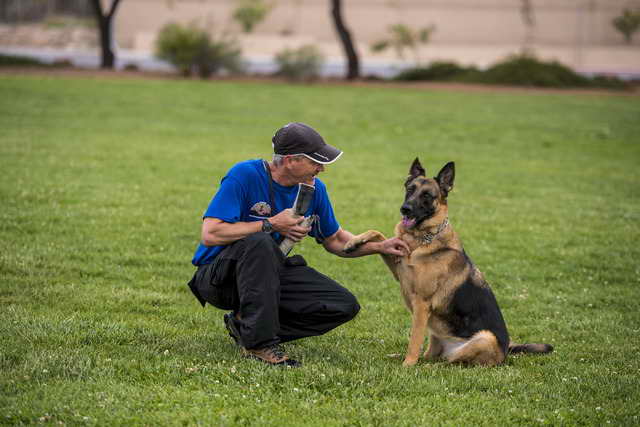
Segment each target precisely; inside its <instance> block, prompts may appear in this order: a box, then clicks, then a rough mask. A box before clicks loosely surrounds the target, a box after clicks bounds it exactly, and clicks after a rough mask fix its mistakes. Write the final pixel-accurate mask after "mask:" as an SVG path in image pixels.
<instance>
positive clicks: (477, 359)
mask: <svg viewBox="0 0 640 427" xmlns="http://www.w3.org/2000/svg"><path fill="white" fill-rule="evenodd" d="M505 356H506V355H505V354H504V352H503V351H502V349H501V348H500V346H499V345H498V340H497V339H496V336H495V335H494V334H493V333H492V332H490V331H486V330H484V331H479V332H477V333H476V334H474V335H473V336H472V337H471V338H470V339H469V341H467V342H466V343H465V344H464V345H462V346H461V347H459V348H457V349H456V350H455V351H453V352H452V353H450V354H446V355H445V357H446V358H447V360H448V361H449V362H451V363H468V364H471V365H483V366H495V365H499V364H501V363H502V362H504V359H505Z"/></svg>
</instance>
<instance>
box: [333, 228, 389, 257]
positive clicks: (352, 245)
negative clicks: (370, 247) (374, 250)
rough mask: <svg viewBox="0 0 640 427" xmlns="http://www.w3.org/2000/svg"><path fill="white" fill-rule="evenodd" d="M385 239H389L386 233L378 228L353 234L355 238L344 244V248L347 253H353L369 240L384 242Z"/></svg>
mask: <svg viewBox="0 0 640 427" xmlns="http://www.w3.org/2000/svg"><path fill="white" fill-rule="evenodd" d="M383 240H387V238H386V237H384V234H382V233H381V232H379V231H376V230H369V231H365V232H364V233H362V234H358V235H357V236H353V238H352V239H351V240H349V241H348V242H347V244H346V245H344V248H343V249H342V250H343V251H345V253H351V252H353V251H355V250H356V249H358V248H359V247H360V246H362V245H364V244H365V243H367V242H382V241H383Z"/></svg>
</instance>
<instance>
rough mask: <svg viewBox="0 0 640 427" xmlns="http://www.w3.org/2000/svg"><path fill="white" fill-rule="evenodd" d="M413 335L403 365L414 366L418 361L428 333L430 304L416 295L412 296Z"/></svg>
mask: <svg viewBox="0 0 640 427" xmlns="http://www.w3.org/2000/svg"><path fill="white" fill-rule="evenodd" d="M411 306H412V309H413V311H412V317H411V337H410V338H409V347H408V348H407V355H406V356H405V358H404V362H403V363H402V366H413V365H415V364H416V363H417V362H418V358H419V357H420V350H421V349H422V345H423V344H424V339H425V337H426V334H427V321H428V320H429V314H430V312H429V306H428V305H427V302H426V301H425V300H424V299H422V298H421V297H419V296H417V295H414V296H413V298H412V304H411Z"/></svg>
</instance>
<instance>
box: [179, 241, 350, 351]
mask: <svg viewBox="0 0 640 427" xmlns="http://www.w3.org/2000/svg"><path fill="white" fill-rule="evenodd" d="M300 260H301V258H300ZM291 264H292V263H291V262H288V261H287V259H285V257H284V255H283V254H282V252H281V251H280V248H279V247H278V245H277V243H276V242H275V241H274V240H273V239H272V238H271V236H270V235H269V234H267V233H255V234H252V235H250V236H248V237H246V238H244V239H241V240H238V241H236V242H234V243H233V244H231V245H230V246H228V247H227V248H225V249H224V251H222V252H221V253H220V254H219V255H218V256H217V257H216V259H215V261H214V264H213V265H207V266H201V267H199V270H198V273H196V275H195V276H194V279H193V280H192V282H191V283H190V286H191V288H192V290H193V291H194V294H196V296H197V297H198V299H200V300H201V302H202V303H204V301H208V302H210V303H212V301H211V300H210V299H211V298H210V295H211V291H212V286H221V285H222V286H228V287H230V288H229V289H230V290H231V292H232V294H233V296H234V298H233V309H234V312H235V313H237V314H239V315H240V319H237V318H235V317H234V319H233V322H235V326H236V327H237V330H238V331H239V332H240V337H239V338H240V342H241V344H242V345H243V346H244V347H245V348H261V347H264V346H267V345H271V344H276V343H282V342H287V341H292V340H296V339H299V338H304V337H309V336H316V335H322V334H324V333H326V332H328V331H330V330H332V329H333V328H335V327H337V326H340V325H341V324H343V323H345V322H348V321H349V320H351V319H353V318H354V317H355V316H356V314H358V311H359V310H360V305H359V304H358V301H357V300H356V298H355V296H353V294H351V292H349V291H348V290H347V289H345V288H343V287H342V286H340V285H339V284H338V283H337V282H335V281H334V280H332V279H330V278H329V277H327V276H325V275H323V274H321V273H319V272H317V271H316V270H314V269H313V268H311V267H308V266H307V265H306V263H304V262H302V263H301V264H302V265H291ZM207 272H208V273H207ZM212 282H213V284H212ZM194 288H195V289H194ZM203 300H204V301H203Z"/></svg>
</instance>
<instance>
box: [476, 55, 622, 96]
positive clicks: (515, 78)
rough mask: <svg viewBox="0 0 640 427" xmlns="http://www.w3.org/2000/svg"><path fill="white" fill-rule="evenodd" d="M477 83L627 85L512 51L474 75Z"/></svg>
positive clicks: (539, 85) (563, 85)
mask: <svg viewBox="0 0 640 427" xmlns="http://www.w3.org/2000/svg"><path fill="white" fill-rule="evenodd" d="M474 80H475V81H477V82H479V83H490V84H506V85H514V86H535V87H557V88H563V87H566V88H570V87H574V88H575V87H577V88H581V87H607V88H616V89H620V88H626V85H625V84H624V82H622V81H621V80H619V79H617V78H615V77H607V78H603V77H600V78H597V79H590V78H588V77H585V76H582V75H580V74H578V73H576V72H575V71H573V70H572V69H571V68H569V67H567V66H565V65H562V64H560V63H559V62H556V61H550V62H546V61H541V60H539V59H536V58H535V57H533V56H530V55H514V56H511V57H509V58H507V59H506V60H504V61H501V62H498V63H497V64H495V65H493V66H491V67H490V68H489V69H487V70H486V71H484V72H483V73H480V74H478V75H477V78H476V79H474Z"/></svg>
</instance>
